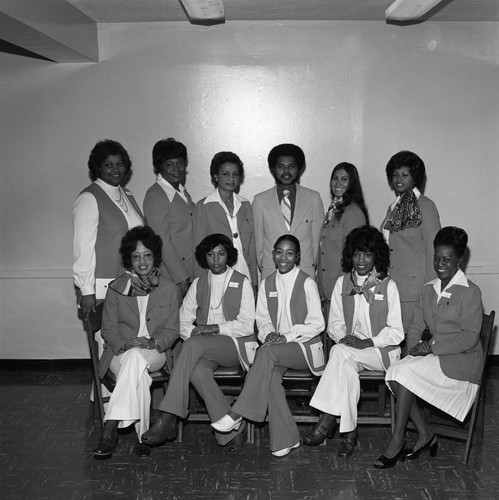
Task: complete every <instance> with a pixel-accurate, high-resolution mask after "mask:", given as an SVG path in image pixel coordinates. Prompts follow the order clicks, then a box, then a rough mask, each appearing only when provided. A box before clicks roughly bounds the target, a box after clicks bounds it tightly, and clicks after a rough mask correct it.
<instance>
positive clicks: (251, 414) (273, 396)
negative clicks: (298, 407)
mask: <svg viewBox="0 0 499 500" xmlns="http://www.w3.org/2000/svg"><path fill="white" fill-rule="evenodd" d="M288 368H292V369H294V370H304V369H306V368H308V365H307V361H306V360H305V356H304V354H303V351H302V350H301V348H300V346H299V345H298V344H297V343H296V342H290V343H287V344H275V345H271V346H269V347H260V348H259V349H258V350H257V353H256V358H255V362H254V364H253V366H252V367H251V369H250V371H249V373H248V375H247V377H246V382H245V383H244V389H243V391H242V392H241V394H240V396H239V398H238V399H237V401H236V402H235V403H234V405H233V406H232V410H233V411H234V412H236V413H238V414H239V415H242V416H243V417H245V418H247V419H248V420H254V421H256V422H263V421H264V420H265V416H266V414H267V412H268V418H269V434H270V450H271V451H278V450H282V449H284V448H288V447H290V446H293V445H294V444H296V443H297V442H298V441H299V440H300V434H299V432H298V427H297V425H296V422H295V421H294V419H293V415H292V414H291V411H290V410H289V406H288V403H287V401H286V394H285V392H284V387H283V386H282V376H283V375H284V373H285V372H286V370H287V369H288Z"/></svg>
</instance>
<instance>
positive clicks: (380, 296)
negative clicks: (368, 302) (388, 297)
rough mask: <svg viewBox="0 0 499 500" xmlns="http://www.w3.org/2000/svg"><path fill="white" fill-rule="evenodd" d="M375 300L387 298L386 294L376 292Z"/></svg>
mask: <svg viewBox="0 0 499 500" xmlns="http://www.w3.org/2000/svg"><path fill="white" fill-rule="evenodd" d="M374 300H385V296H384V295H383V294H382V293H375V294H374Z"/></svg>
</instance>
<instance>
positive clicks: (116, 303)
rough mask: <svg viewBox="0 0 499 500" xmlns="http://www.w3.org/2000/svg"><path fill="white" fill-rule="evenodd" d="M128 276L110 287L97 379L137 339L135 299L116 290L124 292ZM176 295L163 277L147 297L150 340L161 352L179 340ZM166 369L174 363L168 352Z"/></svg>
mask: <svg viewBox="0 0 499 500" xmlns="http://www.w3.org/2000/svg"><path fill="white" fill-rule="evenodd" d="M129 279H130V275H129V274H122V275H121V276H120V277H119V278H116V280H114V281H113V282H111V283H110V285H109V288H108V291H107V294H106V300H105V301H104V310H103V313H102V329H101V335H102V338H103V339H104V340H105V342H106V343H105V345H104V352H103V354H102V357H101V359H100V360H99V375H100V376H101V377H102V376H104V375H105V373H106V371H107V369H108V368H109V365H110V364H111V360H112V359H113V356H116V355H118V354H119V353H120V349H121V348H122V347H123V346H124V345H125V344H126V343H127V341H128V340H129V339H130V338H131V337H135V336H137V334H138V333H139V327H140V315H139V307H138V305H137V297H129V296H127V295H122V294H121V293H119V292H118V291H116V290H124V289H125V286H126V282H127V281H128V280H129ZM178 294H179V292H178V289H177V287H176V285H175V284H174V283H173V282H172V281H171V280H169V279H168V278H166V277H164V276H162V277H161V278H160V281H159V285H158V287H157V288H156V289H154V290H153V292H151V294H150V295H149V301H148V303H147V312H146V320H147V330H148V331H149V335H150V336H151V338H157V339H158V341H159V348H160V351H161V352H163V351H166V350H169V349H170V348H171V347H172V346H173V344H174V343H175V341H176V340H177V339H178V338H179V334H180V322H179V313H178V311H179V309H178V304H179V295H178ZM166 362H167V365H168V368H169V369H170V370H171V369H172V368H173V361H172V356H171V352H170V354H169V355H168V356H167V360H166Z"/></svg>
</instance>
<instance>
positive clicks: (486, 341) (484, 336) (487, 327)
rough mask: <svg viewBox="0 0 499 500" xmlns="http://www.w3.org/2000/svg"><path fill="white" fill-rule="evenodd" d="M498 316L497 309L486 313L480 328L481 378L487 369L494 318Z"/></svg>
mask: <svg viewBox="0 0 499 500" xmlns="http://www.w3.org/2000/svg"><path fill="white" fill-rule="evenodd" d="M495 316H496V312H495V311H490V314H484V315H483V320H482V329H481V330H480V342H481V343H482V347H483V357H484V360H483V368H482V373H481V375H480V379H481V378H482V377H483V373H484V371H485V365H486V364H487V356H488V354H489V348H490V338H491V336H492V330H493V329H494V319H495Z"/></svg>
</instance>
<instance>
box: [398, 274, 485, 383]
mask: <svg viewBox="0 0 499 500" xmlns="http://www.w3.org/2000/svg"><path fill="white" fill-rule="evenodd" d="M437 280H438V278H437ZM437 280H433V281H430V282H429V283H426V285H425V286H424V287H423V291H422V293H421V296H420V300H419V304H418V305H417V306H416V309H415V311H414V319H413V320H412V323H411V326H410V327H409V330H408V332H407V345H408V347H409V349H410V348H411V347H414V346H415V345H416V344H417V343H418V342H419V340H420V339H421V334H422V332H423V331H424V329H425V327H426V326H427V327H428V329H429V330H430V333H431V335H432V340H431V342H430V344H431V349H432V352H433V354H434V355H436V356H438V358H439V360H440V368H441V369H442V371H443V372H444V374H445V375H447V377H450V378H453V379H456V380H467V381H469V382H472V383H474V384H477V383H478V381H479V378H480V373H481V369H482V364H483V348H482V344H481V343H480V329H481V326H482V318H483V307H482V294H481V292H480V289H479V288H478V287H477V286H476V285H475V284H474V283H472V282H471V281H469V280H468V286H462V285H459V284H455V285H452V286H451V287H449V288H447V290H446V292H448V294H449V295H450V296H449V297H444V296H442V297H441V298H440V300H439V302H438V304H437V293H436V292H435V289H434V288H433V284H434V283H435V282H436V281H437Z"/></svg>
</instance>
